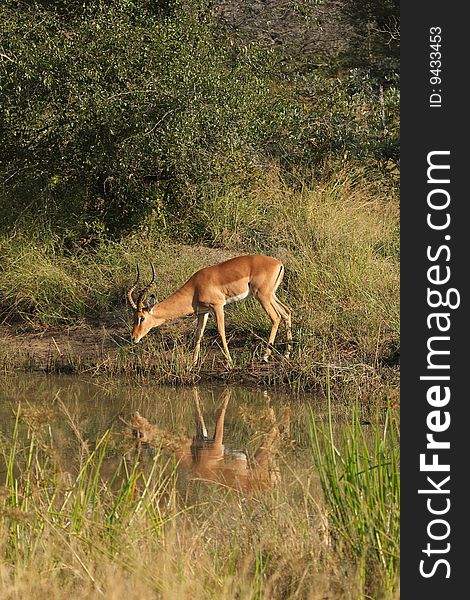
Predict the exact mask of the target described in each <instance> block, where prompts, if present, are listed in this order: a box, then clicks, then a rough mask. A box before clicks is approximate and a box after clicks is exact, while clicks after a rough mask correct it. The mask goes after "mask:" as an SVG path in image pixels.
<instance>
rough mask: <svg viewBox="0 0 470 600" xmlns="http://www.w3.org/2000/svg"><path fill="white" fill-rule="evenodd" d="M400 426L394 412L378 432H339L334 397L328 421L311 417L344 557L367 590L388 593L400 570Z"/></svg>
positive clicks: (355, 426) (355, 421)
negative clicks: (324, 421) (375, 589)
mask: <svg viewBox="0 0 470 600" xmlns="http://www.w3.org/2000/svg"><path fill="white" fill-rule="evenodd" d="M397 428H398V426H397V423H396V421H395V417H394V414H393V412H392V411H391V410H390V409H389V408H388V409H386V410H385V411H384V415H383V416H382V417H381V418H380V420H379V414H377V422H376V423H375V426H373V427H372V433H371V435H367V429H365V428H364V426H363V425H362V424H361V422H360V418H359V411H358V409H357V406H356V409H355V410H354V411H353V413H352V421H351V424H350V425H349V426H347V427H342V428H341V430H340V432H339V433H338V432H336V431H335V430H336V429H337V428H336V425H335V423H334V422H333V417H332V410H331V398H330V394H329V393H328V420H327V424H326V425H319V424H318V423H317V422H316V420H315V417H314V415H313V414H312V415H311V432H310V437H311V447H312V453H313V457H314V460H315V464H316V467H317V469H318V472H319V475H320V481H321V485H322V488H323V491H324V494H325V499H326V504H327V507H328V519H329V521H330V523H331V528H332V535H333V538H334V541H335V544H336V552H337V553H338V554H339V555H343V556H350V557H352V558H353V561H354V564H355V565H357V572H358V575H359V578H360V579H361V581H362V582H363V585H364V587H366V588H367V587H370V586H371V584H372V582H373V581H374V580H375V581H376V585H377V582H379V584H378V585H379V588H381V589H382V592H383V593H385V592H386V593H388V594H391V593H393V592H394V591H395V590H396V586H397V581H398V569H399V537H400V536H399V524H400V480H399V443H398V439H397V436H398V433H397Z"/></svg>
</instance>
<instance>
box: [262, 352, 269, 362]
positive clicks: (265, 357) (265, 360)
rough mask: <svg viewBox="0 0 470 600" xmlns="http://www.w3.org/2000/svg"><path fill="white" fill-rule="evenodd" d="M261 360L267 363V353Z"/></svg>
mask: <svg viewBox="0 0 470 600" xmlns="http://www.w3.org/2000/svg"><path fill="white" fill-rule="evenodd" d="M261 360H262V361H263V362H265V363H267V362H268V360H269V354H265V355H264V356H263V358H262V359H261Z"/></svg>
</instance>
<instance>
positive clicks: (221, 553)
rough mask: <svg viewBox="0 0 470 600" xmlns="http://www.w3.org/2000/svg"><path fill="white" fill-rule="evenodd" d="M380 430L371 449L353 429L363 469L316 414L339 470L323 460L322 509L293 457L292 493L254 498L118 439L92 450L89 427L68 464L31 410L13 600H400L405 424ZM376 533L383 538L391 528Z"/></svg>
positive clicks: (3, 565)
mask: <svg viewBox="0 0 470 600" xmlns="http://www.w3.org/2000/svg"><path fill="white" fill-rule="evenodd" d="M330 408H331V405H330ZM71 418H72V419H73V416H72V417H71ZM387 419H388V420H387ZM258 425H259V424H258ZM377 425H378V427H377V433H376V434H375V437H374V436H372V440H370V439H367V438H366V437H365V436H364V434H363V433H362V431H360V428H359V427H358V425H357V420H355V417H353V419H352V421H351V423H350V424H349V425H346V427H345V429H344V435H345V436H347V437H348V438H349V439H350V442H349V443H350V445H351V446H350V447H351V448H353V449H354V452H355V451H359V453H358V454H359V457H358V459H357V460H356V463H353V462H352V455H353V454H354V452H352V451H351V449H350V450H347V449H346V450H345V451H344V452H345V454H344V455H343V454H338V452H340V451H341V452H342V450H341V449H338V442H337V440H336V439H334V438H333V432H334V431H336V430H337V427H338V423H336V421H335V420H334V419H332V416H331V410H330V412H329V415H327V419H326V421H318V418H314V416H313V414H312V413H310V415H307V425H305V424H304V427H305V426H306V427H307V428H310V430H311V431H312V432H314V433H313V434H312V437H311V438H310V443H309V445H308V446H307V448H305V450H306V451H307V452H310V453H311V454H312V455H313V456H315V457H316V458H317V459H318V456H319V455H318V452H319V449H320V447H321V446H323V441H325V444H326V446H325V448H326V452H327V458H326V462H325V458H322V460H321V461H318V460H317V463H318V465H319V468H320V470H319V473H320V482H321V485H322V487H323V491H324V494H325V499H324V500H323V499H322V494H321V488H320V487H319V485H318V480H317V476H316V475H315V473H314V472H313V471H312V470H311V468H310V467H308V468H305V467H303V468H300V467H299V466H294V465H295V463H292V462H291V461H286V462H284V461H285V458H283V457H285V454H283V453H281V455H280V457H279V460H280V461H281V467H282V473H283V482H282V485H281V486H278V487H273V488H272V489H270V490H268V491H267V492H266V491H265V492H263V493H262V494H248V495H246V494H245V495H244V494H242V493H240V492H237V491H235V490H230V489H228V488H225V487H223V486H216V485H208V484H205V483H203V482H198V481H193V482H186V483H185V484H184V483H183V480H181V478H180V475H179V472H178V471H177V470H176V468H175V464H174V461H172V460H171V457H168V456H167V455H166V454H165V451H164V449H162V450H161V451H160V452H157V454H156V455H155V456H154V458H153V459H149V458H148V456H146V454H145V453H142V452H138V451H135V450H131V446H130V445H129V441H128V439H127V438H126V437H124V438H122V437H121V436H120V435H119V432H118V431H117V430H108V431H105V432H104V433H100V434H98V435H97V437H96V438H95V439H94V441H93V443H92V444H91V443H89V444H84V443H83V439H82V435H83V434H82V432H81V431H79V430H76V431H75V433H76V435H77V438H78V441H79V448H80V451H79V452H77V453H75V454H74V457H73V464H72V466H71V465H70V463H69V464H68V465H67V467H64V463H63V461H62V460H61V458H60V452H61V449H60V447H58V446H57V445H56V444H57V442H56V441H55V436H54V435H53V433H52V430H51V427H52V428H53V425H51V424H50V423H49V422H48V420H47V419H44V420H41V419H39V418H32V416H31V414H28V413H27V411H21V409H20V410H18V412H17V416H16V421H15V425H14V428H13V430H12V432H11V433H10V434H9V435H8V437H7V438H4V439H3V440H2V442H1V451H0V473H2V478H3V479H4V485H3V487H1V489H0V586H1V589H2V598H8V599H9V598H19V597H21V598H28V599H30V598H32V599H34V598H42V597H44V596H46V595H47V596H48V597H51V598H63V597H64V596H66V595H70V596H73V597H76V598H88V597H106V598H116V599H118V598H124V597H126V598H137V597H139V598H150V597H152V598H163V599H167V598H168V599H171V598H191V599H192V600H197V599H198V598H204V599H210V598H214V599H215V598H217V599H219V598H220V599H222V600H224V599H227V600H228V599H232V598H240V599H246V600H253V599H255V598H256V599H260V600H261V599H266V600H267V599H270V600H277V599H294V598H306V599H312V600H313V599H318V598H323V597H325V596H328V597H334V598H345V599H346V598H347V599H353V598H364V597H374V598H387V599H389V598H390V599H393V598H396V585H397V581H396V576H397V560H396V555H394V554H393V552H392V550H393V549H395V548H396V544H397V543H398V541H397V535H398V529H397V511H398V495H397V493H396V486H397V479H396V473H394V469H395V468H396V466H397V465H396V462H393V463H390V459H391V458H393V456H395V453H396V440H395V439H394V438H393V437H389V435H390V431H391V430H393V428H394V427H395V424H394V422H393V414H392V413H390V414H389V415H388V416H387V418H386V420H385V421H384V419H382V418H381V419H379V420H378V421H377ZM325 448H322V450H321V455H322V456H324V450H325ZM334 456H336V458H335V459H334V460H333V461H332V460H330V457H334ZM357 461H359V462H357ZM322 465H324V466H323V467H322ZM348 465H352V466H348ZM354 465H359V467H360V468H359V469H358V470H357V469H356V466H354ZM390 473H392V477H391V476H390ZM332 497H334V499H335V500H334V504H335V506H337V507H338V510H337V511H335V509H334V506H333V505H332V504H331V502H330V499H331V498H332ZM360 497H361V498H362V503H361V510H363V513H364V514H363V516H361V515H355V519H354V521H353V522H351V523H350V524H349V527H348V529H347V535H345V525H346V522H345V520H341V518H338V514H342V512H343V510H344V511H346V514H349V515H350V516H351V515H352V514H354V506H355V504H354V503H355V502H357V499H359V498H360ZM377 499H379V500H380V508H379V510H378V511H377V510H375V514H377V513H378V515H379V517H380V516H382V509H387V510H388V512H387V517H386V518H388V520H389V523H390V526H389V528H388V530H387V532H385V533H387V535H388V538H380V539H381V542H382V546H381V549H382V550H381V552H377V543H374V540H375V537H374V534H373V533H370V532H369V529H368V528H369V527H370V525H371V523H372V521H370V517H371V515H372V514H373V511H372V507H373V505H374V503H375V502H376V501H377ZM367 507H369V510H368V509H367ZM348 510H349V511H350V512H349V513H347V511H348ZM373 524H374V528H373V529H371V532H380V533H382V531H383V527H384V526H385V522H384V520H382V521H381V522H380V521H377V517H376V518H375V520H374V521H373ZM384 542H387V543H386V544H385V543H384ZM356 549H357V550H356ZM382 557H385V559H384V560H383V559H382ZM366 567H367V577H365V576H364V573H365V568H366Z"/></svg>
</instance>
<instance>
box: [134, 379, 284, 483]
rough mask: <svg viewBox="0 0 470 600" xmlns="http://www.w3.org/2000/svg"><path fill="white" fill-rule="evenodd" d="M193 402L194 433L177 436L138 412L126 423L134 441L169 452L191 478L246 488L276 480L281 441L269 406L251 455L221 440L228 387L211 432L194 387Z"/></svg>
mask: <svg viewBox="0 0 470 600" xmlns="http://www.w3.org/2000/svg"><path fill="white" fill-rule="evenodd" d="M193 393H194V403H195V409H196V410H195V435H194V436H193V437H179V436H177V435H174V434H172V433H171V432H169V431H166V430H164V429H160V428H159V427H157V426H156V425H153V424H152V423H150V422H149V421H148V420H147V419H146V418H145V417H143V416H142V415H140V414H139V413H138V412H136V413H134V414H133V415H132V418H131V422H130V426H131V428H132V432H133V434H134V436H135V437H136V438H137V443H138V444H139V445H140V444H141V443H144V444H149V445H150V446H153V447H155V448H158V449H162V450H163V451H164V452H165V453H169V454H170V455H173V456H174V457H175V458H176V460H177V462H178V465H179V466H180V467H181V468H182V469H183V470H184V471H186V472H189V473H190V474H191V475H192V476H193V477H194V478H197V479H202V480H205V481H213V482H216V483H220V484H223V485H226V486H228V487H231V488H235V489H238V490H243V491H246V492H255V491H258V490H263V489H267V488H268V487H270V486H272V485H275V484H277V483H279V481H280V476H279V469H278V466H277V461H276V458H277V454H278V450H279V446H280V444H281V430H280V427H279V425H281V427H284V426H285V418H284V422H283V421H282V420H281V421H280V422H279V423H278V422H277V420H276V417H275V414H274V410H273V408H272V407H271V406H269V408H268V409H267V411H266V418H267V422H268V426H269V428H268V431H266V433H265V434H264V435H263V437H262V438H261V440H260V442H259V445H258V448H257V449H256V451H255V452H254V454H253V455H252V456H250V457H249V456H248V454H247V453H246V452H245V451H244V450H232V449H229V448H227V447H226V446H225V444H224V424H225V415H226V412H227V406H228V403H229V400H230V396H231V391H230V390H226V392H225V393H224V396H223V398H222V403H221V406H220V409H219V411H218V416H217V420H216V423H215V428H214V433H213V435H209V434H208V430H207V427H206V423H205V420H204V416H203V411H202V408H201V400H200V398H199V393H198V391H197V389H194V390H193Z"/></svg>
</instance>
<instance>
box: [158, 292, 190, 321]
mask: <svg viewBox="0 0 470 600" xmlns="http://www.w3.org/2000/svg"><path fill="white" fill-rule="evenodd" d="M193 312H194V308H193V295H192V293H190V291H189V290H185V289H184V288H181V289H180V290H178V291H177V292H175V293H174V294H172V295H171V296H168V298H166V299H165V300H162V301H161V302H159V303H158V304H156V305H155V306H154V307H153V309H152V312H151V315H152V317H153V318H154V319H155V320H156V321H157V324H156V325H157V326H158V325H161V324H162V323H164V322H165V321H171V320H172V319H178V318H179V317H185V316H187V315H191V314H192V313H193Z"/></svg>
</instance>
